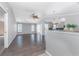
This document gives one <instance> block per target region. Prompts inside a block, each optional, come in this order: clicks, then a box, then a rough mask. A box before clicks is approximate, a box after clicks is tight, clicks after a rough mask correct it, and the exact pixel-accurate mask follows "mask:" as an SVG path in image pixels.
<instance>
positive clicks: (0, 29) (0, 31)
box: [0, 21, 4, 35]
mask: <svg viewBox="0 0 79 59" xmlns="http://www.w3.org/2000/svg"><path fill="white" fill-rule="evenodd" d="M3 34H4V22H1V21H0V35H3Z"/></svg>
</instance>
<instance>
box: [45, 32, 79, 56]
mask: <svg viewBox="0 0 79 59" xmlns="http://www.w3.org/2000/svg"><path fill="white" fill-rule="evenodd" d="M45 39H46V51H47V52H49V53H50V54H51V55H52V56H79V33H77V32H64V31H47V32H46V34H45Z"/></svg>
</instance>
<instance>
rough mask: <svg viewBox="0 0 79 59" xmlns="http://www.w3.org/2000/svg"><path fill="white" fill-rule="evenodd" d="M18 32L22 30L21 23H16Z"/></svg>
mask: <svg viewBox="0 0 79 59" xmlns="http://www.w3.org/2000/svg"><path fill="white" fill-rule="evenodd" d="M18 32H22V24H18Z"/></svg>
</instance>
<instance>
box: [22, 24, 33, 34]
mask: <svg viewBox="0 0 79 59" xmlns="http://www.w3.org/2000/svg"><path fill="white" fill-rule="evenodd" d="M22 33H23V34H31V33H32V29H31V24H22Z"/></svg>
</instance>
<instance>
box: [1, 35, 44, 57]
mask: <svg viewBox="0 0 79 59" xmlns="http://www.w3.org/2000/svg"><path fill="white" fill-rule="evenodd" d="M44 52H45V39H44V35H40V34H38V35H37V34H19V35H17V36H16V38H15V40H14V41H13V42H12V44H11V45H10V46H9V48H7V49H5V50H4V51H3V53H2V54H1V56H36V55H39V54H42V53H44Z"/></svg>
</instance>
